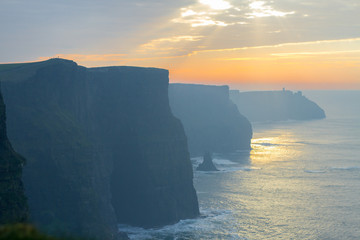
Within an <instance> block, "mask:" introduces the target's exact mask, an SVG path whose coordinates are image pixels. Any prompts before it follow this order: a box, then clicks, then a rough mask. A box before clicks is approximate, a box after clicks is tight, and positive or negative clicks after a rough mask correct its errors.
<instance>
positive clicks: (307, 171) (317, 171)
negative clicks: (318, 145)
mask: <svg viewBox="0 0 360 240" xmlns="http://www.w3.org/2000/svg"><path fill="white" fill-rule="evenodd" d="M304 172H306V173H326V171H325V170H304Z"/></svg>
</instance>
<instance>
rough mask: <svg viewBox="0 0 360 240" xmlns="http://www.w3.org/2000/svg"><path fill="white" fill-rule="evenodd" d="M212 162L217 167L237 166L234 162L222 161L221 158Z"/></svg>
mask: <svg viewBox="0 0 360 240" xmlns="http://www.w3.org/2000/svg"><path fill="white" fill-rule="evenodd" d="M213 162H214V163H215V164H218V165H236V164H237V163H236V162H233V161H230V160H227V159H222V158H214V159H213Z"/></svg>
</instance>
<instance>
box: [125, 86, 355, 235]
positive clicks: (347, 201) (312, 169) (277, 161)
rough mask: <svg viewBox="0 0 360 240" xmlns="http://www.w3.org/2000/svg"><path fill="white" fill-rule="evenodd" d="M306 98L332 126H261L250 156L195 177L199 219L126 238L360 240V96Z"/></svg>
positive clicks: (230, 157) (232, 158) (315, 94)
mask: <svg viewBox="0 0 360 240" xmlns="http://www.w3.org/2000/svg"><path fill="white" fill-rule="evenodd" d="M303 93H304V95H305V96H307V97H308V98H309V99H311V100H314V101H315V102H316V103H318V104H319V105H320V106H321V107H322V108H323V109H324V110H325V112H326V115H327V118H326V119H323V120H313V121H284V122H267V123H254V124H253V131H254V136H253V139H252V150H251V151H250V153H249V152H242V151H238V152H235V153H229V154H213V158H214V163H215V164H216V166H217V167H218V169H219V170H221V171H219V172H206V173H204V172H196V171H194V185H195V188H196V191H197V194H198V198H199V205H200V212H201V216H200V217H199V218H197V219H190V220H183V221H180V222H179V223H177V224H175V225H171V226H166V227H163V228H159V229H141V228H135V227H130V226H124V225H120V230H122V231H125V232H127V233H128V235H129V237H130V238H131V239H139V240H141V239H169V240H170V239H179V240H180V239H251V240H257V239H301V240H304V239H309V240H310V239H311V240H313V239H319V240H335V239H336V240H340V239H341V240H346V239H349V240H350V239H354V240H355V239H357V240H358V239H360V92H359V91H305V92H303ZM201 161H202V157H195V158H192V162H193V166H194V168H195V167H196V166H197V165H198V164H199V163H200V162H201Z"/></svg>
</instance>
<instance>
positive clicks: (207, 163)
mask: <svg viewBox="0 0 360 240" xmlns="http://www.w3.org/2000/svg"><path fill="white" fill-rule="evenodd" d="M196 170H198V171H219V170H218V169H217V168H216V167H215V165H214V163H213V160H212V158H211V155H210V153H209V152H206V153H205V154H204V160H203V162H202V163H200V164H199V166H197V168H196Z"/></svg>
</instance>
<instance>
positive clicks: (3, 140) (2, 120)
mask: <svg viewBox="0 0 360 240" xmlns="http://www.w3.org/2000/svg"><path fill="white" fill-rule="evenodd" d="M24 163H25V160H24V158H22V157H21V156H20V155H18V154H17V153H16V152H15V151H14V150H13V148H12V146H11V144H10V142H9V140H8V138H7V134H6V115H5V105H4V102H3V98H2V95H1V92H0V225H1V224H5V223H16V222H24V221H26V220H27V219H28V208H27V202H26V198H25V194H24V187H23V184H22V181H21V175H22V167H23V165H24Z"/></svg>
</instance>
